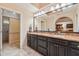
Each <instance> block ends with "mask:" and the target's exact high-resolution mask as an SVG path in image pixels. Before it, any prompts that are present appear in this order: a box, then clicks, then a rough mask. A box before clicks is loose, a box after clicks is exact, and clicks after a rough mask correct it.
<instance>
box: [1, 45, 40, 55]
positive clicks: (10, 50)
mask: <svg viewBox="0 0 79 59" xmlns="http://www.w3.org/2000/svg"><path fill="white" fill-rule="evenodd" d="M1 56H42V55H41V54H39V53H38V52H36V51H34V50H33V49H31V48H29V47H26V48H24V49H19V48H16V47H12V46H10V45H9V44H4V45H3V49H2V50H1Z"/></svg>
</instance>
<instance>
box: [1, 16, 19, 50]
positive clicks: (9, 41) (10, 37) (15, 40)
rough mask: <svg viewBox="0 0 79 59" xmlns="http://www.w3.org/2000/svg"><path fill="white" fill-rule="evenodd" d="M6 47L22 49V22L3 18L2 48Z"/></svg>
mask: <svg viewBox="0 0 79 59" xmlns="http://www.w3.org/2000/svg"><path fill="white" fill-rule="evenodd" d="M6 46H11V47H16V48H20V20H19V19H17V18H11V17H7V16H2V48H3V49H6V48H5V47H6Z"/></svg>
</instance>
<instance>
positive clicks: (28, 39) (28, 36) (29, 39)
mask: <svg viewBox="0 0 79 59" xmlns="http://www.w3.org/2000/svg"><path fill="white" fill-rule="evenodd" d="M27 45H28V46H31V35H30V34H27Z"/></svg>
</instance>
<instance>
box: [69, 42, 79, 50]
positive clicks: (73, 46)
mask: <svg viewBox="0 0 79 59" xmlns="http://www.w3.org/2000/svg"><path fill="white" fill-rule="evenodd" d="M69 46H70V47H72V48H76V49H79V42H70V45H69Z"/></svg>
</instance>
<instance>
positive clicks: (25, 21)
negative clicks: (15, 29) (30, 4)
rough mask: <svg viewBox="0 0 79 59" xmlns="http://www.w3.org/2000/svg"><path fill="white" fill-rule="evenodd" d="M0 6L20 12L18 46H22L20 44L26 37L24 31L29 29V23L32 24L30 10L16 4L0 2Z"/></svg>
mask: <svg viewBox="0 0 79 59" xmlns="http://www.w3.org/2000/svg"><path fill="white" fill-rule="evenodd" d="M0 7H2V8H6V9H8V10H13V11H16V12H18V13H20V14H21V16H22V17H21V22H20V23H21V27H20V33H21V34H20V38H21V39H20V42H21V43H20V46H21V48H22V45H23V43H24V41H25V37H26V33H27V31H28V30H29V25H30V24H32V19H33V18H32V17H33V14H32V12H30V11H29V10H28V9H26V8H27V7H26V8H24V7H21V6H19V5H18V4H7V3H5V4H0Z"/></svg>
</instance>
